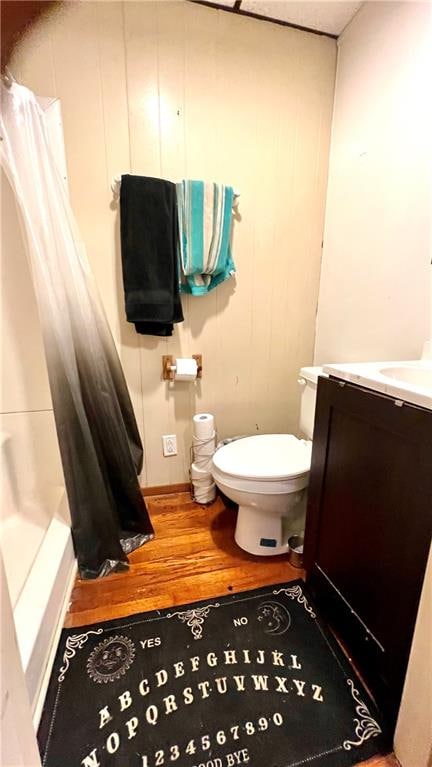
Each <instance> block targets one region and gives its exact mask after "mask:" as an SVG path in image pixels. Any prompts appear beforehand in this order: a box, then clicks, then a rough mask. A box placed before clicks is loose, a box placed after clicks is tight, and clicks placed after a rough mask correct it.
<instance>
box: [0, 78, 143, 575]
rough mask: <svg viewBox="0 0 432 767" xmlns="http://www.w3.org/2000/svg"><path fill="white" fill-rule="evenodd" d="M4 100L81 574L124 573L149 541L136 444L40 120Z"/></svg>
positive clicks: (7, 160) (7, 156)
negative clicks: (133, 554)
mask: <svg viewBox="0 0 432 767" xmlns="http://www.w3.org/2000/svg"><path fill="white" fill-rule="evenodd" d="M1 95H2V115H1V118H0V130H1V139H2V140H1V142H0V145H1V161H2V165H3V167H4V169H5V171H6V174H7V176H8V178H9V181H10V183H11V185H12V187H13V189H14V191H15V194H16V197H17V200H18V203H19V208H20V211H21V214H22V222H23V228H24V232H25V235H26V241H27V245H28V248H27V250H28V255H29V263H30V268H31V273H32V277H33V282H34V287H35V293H36V298H37V302H38V307H39V314H40V318H41V324H42V333H43V339H44V345H45V354H46V360H47V367H48V377H49V382H50V388H51V395H52V400H53V408H54V417H55V422H56V428H57V435H58V440H59V445H60V454H61V458H62V464H63V472H64V477H65V484H66V491H67V496H68V501H69V508H70V512H71V519H72V536H73V541H74V546H75V552H76V556H77V560H78V568H79V573H80V576H81V577H82V578H96V577H98V576H102V575H107V574H108V573H110V572H112V571H114V570H122V569H127V567H128V560H127V554H128V553H129V552H131V551H133V550H134V549H136V548H137V547H138V546H141V545H142V544H143V543H145V542H146V541H148V540H150V539H151V538H153V528H152V525H151V522H150V519H149V516H148V513H147V509H146V506H145V502H144V499H143V497H142V495H141V492H140V488H139V484H138V478H137V474H138V473H139V472H140V471H141V468H142V460H143V451H142V444H141V440H140V436H139V433H138V428H137V424H136V420H135V416H134V412H133V409H132V404H131V401H130V398H129V394H128V391H127V388H126V382H125V379H124V375H123V370H122V368H121V364H120V360H119V357H118V355H117V350H116V348H115V345H114V341H113V338H112V335H111V332H110V329H109V327H108V323H107V320H106V317H105V314H104V310H103V308H102V305H101V303H100V300H99V297H98V293H97V289H96V286H95V284H94V281H93V277H92V274H91V271H90V268H89V264H88V261H87V256H86V252H85V248H84V246H83V243H82V242H81V240H80V236H79V233H78V229H77V227H76V224H75V220H74V216H73V213H72V210H71V208H70V205H69V201H68V197H67V194H66V191H65V188H64V185H63V181H62V179H61V177H60V175H59V173H58V171H57V168H56V166H55V163H54V159H53V155H52V153H51V150H50V146H49V140H48V135H47V130H46V125H45V122H44V115H43V113H42V111H41V109H40V107H39V106H38V104H37V101H36V98H35V96H34V94H33V93H32V92H31V91H29V90H28V89H27V88H25V87H23V86H21V85H19V84H17V83H16V82H12V84H11V85H10V86H9V87H7V86H6V85H5V84H4V83H3V82H2V85H1ZM22 311H23V312H25V311H26V307H25V306H23V307H22ZM23 470H24V471H25V467H23Z"/></svg>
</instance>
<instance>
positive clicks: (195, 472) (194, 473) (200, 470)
mask: <svg viewBox="0 0 432 767" xmlns="http://www.w3.org/2000/svg"><path fill="white" fill-rule="evenodd" d="M212 466H213V461H212V460H211V459H210V460H207V461H206V462H205V465H204V466H203V465H202V464H200V463H193V464H192V466H191V480H192V481H193V482H194V481H195V480H196V479H197V480H201V479H207V477H211V469H212ZM209 481H213V480H209Z"/></svg>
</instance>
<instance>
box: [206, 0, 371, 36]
mask: <svg viewBox="0 0 432 767" xmlns="http://www.w3.org/2000/svg"><path fill="white" fill-rule="evenodd" d="M208 5H215V6H220V7H225V8H226V9H227V10H233V11H235V12H236V13H240V14H242V13H244V14H245V15H250V14H252V15H255V16H259V17H261V18H265V19H268V20H269V21H272V20H273V21H278V22H284V23H286V24H292V25H294V26H298V27H304V28H306V29H311V30H312V29H313V30H315V31H317V32H323V33H324V34H327V35H333V36H334V37H338V36H339V35H340V34H341V32H343V30H344V29H345V27H346V26H347V24H349V22H350V21H351V19H352V18H353V16H354V15H355V14H356V13H357V11H358V9H359V8H360V6H361V5H363V3H362V2H357V0H329V1H325V0H324V1H323V2H315V1H314V0H303V2H301V1H300V2H290V0H215V2H214V3H208Z"/></svg>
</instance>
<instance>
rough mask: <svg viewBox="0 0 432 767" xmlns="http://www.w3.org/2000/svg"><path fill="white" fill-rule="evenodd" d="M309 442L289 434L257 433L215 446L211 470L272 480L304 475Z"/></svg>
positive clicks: (228, 474) (245, 478)
mask: <svg viewBox="0 0 432 767" xmlns="http://www.w3.org/2000/svg"><path fill="white" fill-rule="evenodd" d="M311 447H312V445H311V443H310V442H306V441H305V440H300V439H297V437H295V436H294V435H293V434H258V435H255V436H253V437H243V438H241V439H238V440H235V441H234V442H230V443H229V444H228V445H224V446H223V447H221V448H219V450H217V451H216V453H215V454H214V456H213V469H214V472H215V473H216V474H219V475H223V476H224V478H225V479H228V480H229V478H231V479H239V480H246V481H251V480H252V481H255V482H257V483H262V482H264V483H272V482H273V483H276V484H278V483H279V482H280V481H282V482H283V483H284V484H285V483H286V481H287V480H295V479H297V478H298V479H301V478H303V477H305V475H308V473H309V469H310V462H311Z"/></svg>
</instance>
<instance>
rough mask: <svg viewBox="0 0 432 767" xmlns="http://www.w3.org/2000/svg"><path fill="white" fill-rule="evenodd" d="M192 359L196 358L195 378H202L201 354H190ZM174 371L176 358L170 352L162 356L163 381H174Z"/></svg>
mask: <svg viewBox="0 0 432 767" xmlns="http://www.w3.org/2000/svg"><path fill="white" fill-rule="evenodd" d="M192 359H194V360H196V364H197V376H196V377H197V378H202V354H192ZM175 372H176V360H175V357H173V355H172V354H164V355H163V356H162V378H163V380H164V381H174V380H175V379H174V376H175Z"/></svg>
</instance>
